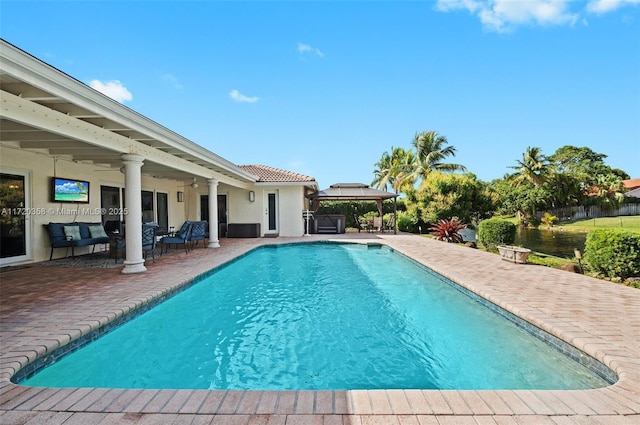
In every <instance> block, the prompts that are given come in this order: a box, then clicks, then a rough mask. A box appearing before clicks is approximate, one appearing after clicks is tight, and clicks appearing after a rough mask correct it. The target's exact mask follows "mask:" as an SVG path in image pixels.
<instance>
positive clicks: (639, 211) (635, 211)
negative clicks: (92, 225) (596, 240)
mask: <svg viewBox="0 0 640 425" xmlns="http://www.w3.org/2000/svg"><path fill="white" fill-rule="evenodd" d="M545 212H549V213H551V214H553V215H555V216H556V217H558V219H559V220H560V221H567V220H582V219H586V218H600V217H618V216H621V215H640V204H622V205H620V206H619V207H618V208H611V209H609V208H607V209H604V208H600V207H599V206H597V205H591V206H588V207H582V206H581V207H566V208H556V209H553V210H550V211H549V210H548V211H537V212H536V218H537V219H538V220H539V219H540V218H541V217H542V216H543V215H544V213H545Z"/></svg>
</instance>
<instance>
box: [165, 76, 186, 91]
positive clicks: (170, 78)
mask: <svg viewBox="0 0 640 425" xmlns="http://www.w3.org/2000/svg"><path fill="white" fill-rule="evenodd" d="M162 81H164V82H165V83H167V84H170V85H172V86H173V87H174V88H176V89H178V90H182V83H180V81H179V80H178V79H177V78H176V77H175V76H173V75H172V74H164V75H163V76H162Z"/></svg>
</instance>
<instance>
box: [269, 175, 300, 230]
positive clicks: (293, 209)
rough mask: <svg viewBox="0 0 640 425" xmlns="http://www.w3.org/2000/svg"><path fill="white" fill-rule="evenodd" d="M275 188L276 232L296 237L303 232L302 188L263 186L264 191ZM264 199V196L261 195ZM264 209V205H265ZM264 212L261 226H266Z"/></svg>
mask: <svg viewBox="0 0 640 425" xmlns="http://www.w3.org/2000/svg"><path fill="white" fill-rule="evenodd" d="M274 190H277V193H278V233H279V235H280V236H284V237H296V236H302V235H303V234H304V221H303V219H302V210H303V209H304V208H305V207H304V199H305V198H304V189H303V188H302V187H300V186H275V187H270V188H265V189H264V190H263V191H264V193H265V194H266V193H268V192H270V191H274ZM261 198H262V199H266V195H265V196H261ZM265 209H266V205H265ZM266 220H267V218H266V214H265V219H264V222H263V226H264V227H265V228H266V226H267V222H266Z"/></svg>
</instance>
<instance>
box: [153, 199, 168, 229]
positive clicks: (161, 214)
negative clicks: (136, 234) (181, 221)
mask: <svg viewBox="0 0 640 425" xmlns="http://www.w3.org/2000/svg"><path fill="white" fill-rule="evenodd" d="M156 204H157V208H158V228H160V229H163V230H169V194H168V193H162V192H157V193H156Z"/></svg>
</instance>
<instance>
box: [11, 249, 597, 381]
mask: <svg viewBox="0 0 640 425" xmlns="http://www.w3.org/2000/svg"><path fill="white" fill-rule="evenodd" d="M22 384H23V385H33V386H36V385H38V386H40V385H41V386H50V387H111V388H156V389H159V388H175V389H178V388H183V389H198V388H200V389H260V390H267V389H278V390H282V389H376V388H387V389H390V388H405V389H408V388H421V389H583V388H596V387H603V386H606V385H608V383H607V382H605V381H604V380H603V379H601V378H600V377H598V376H597V375H595V374H594V373H592V372H591V371H590V370H589V369H587V368H585V367H584V366H582V365H580V364H578V363H577V362H575V361H573V360H571V359H569V358H568V357H566V356H564V355H563V354H561V353H560V352H558V351H557V350H555V349H554V348H552V347H550V346H549V345H548V344H546V343H544V342H542V341H541V340H540V339H538V338H535V337H533V336H531V335H530V334H528V333H527V332H525V331H524V330H523V329H521V328H520V327H518V326H516V325H515V324H513V323H512V322H510V321H508V320H506V319H505V318H503V317H502V316H500V315H498V314H496V313H495V312H493V311H492V310H490V309H488V308H487V307H485V306H484V305H482V304H480V303H479V302H477V301H475V300H473V299H472V298H470V297H469V296H467V295H465V294H464V293H462V292H461V291H460V290H458V289H456V285H455V284H451V283H450V282H447V281H446V280H445V279H444V278H442V277H440V276H438V275H437V274H435V273H433V272H431V271H429V270H427V269H425V268H424V267H422V266H420V265H418V264H416V263H415V262H413V261H411V260H409V259H407V258H405V257H403V256H401V255H399V254H397V253H395V252H393V251H392V250H390V249H388V248H386V247H380V246H378V247H377V249H374V247H368V246H366V245H365V246H362V245H355V244H300V245H298V244H290V245H283V246H279V247H263V248H260V249H257V250H255V251H253V252H251V253H249V254H248V255H246V256H244V257H242V258H241V259H239V260H237V261H234V262H232V263H230V264H229V265H227V266H225V267H221V268H219V269H218V270H216V271H215V272H214V273H212V274H211V275H210V276H209V277H207V278H205V279H204V280H202V281H201V282H199V283H197V284H195V285H193V286H192V287H191V288H189V289H187V290H185V291H183V292H181V293H179V294H177V295H176V296H174V297H172V298H170V299H169V300H167V301H165V302H164V303H162V304H160V305H158V306H156V307H154V308H153V309H151V310H149V311H147V312H146V313H144V314H142V315H140V316H138V317H136V318H135V319H133V320H131V321H129V322H127V323H125V324H124V325H122V326H120V327H118V328H116V329H114V330H113V331H111V332H109V333H107V334H106V335H104V336H102V337H101V338H99V339H97V340H96V341H94V342H92V343H90V344H88V345H87V346H85V347H84V348H82V349H79V350H78V351H76V352H74V353H71V354H69V355H67V356H65V357H63V358H62V359H60V360H59V361H58V362H56V363H54V364H53V365H51V366H49V367H46V368H44V369H43V370H41V371H40V372H39V373H37V374H36V375H34V376H33V377H31V378H29V379H27V380H26V381H24V382H22Z"/></svg>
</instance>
